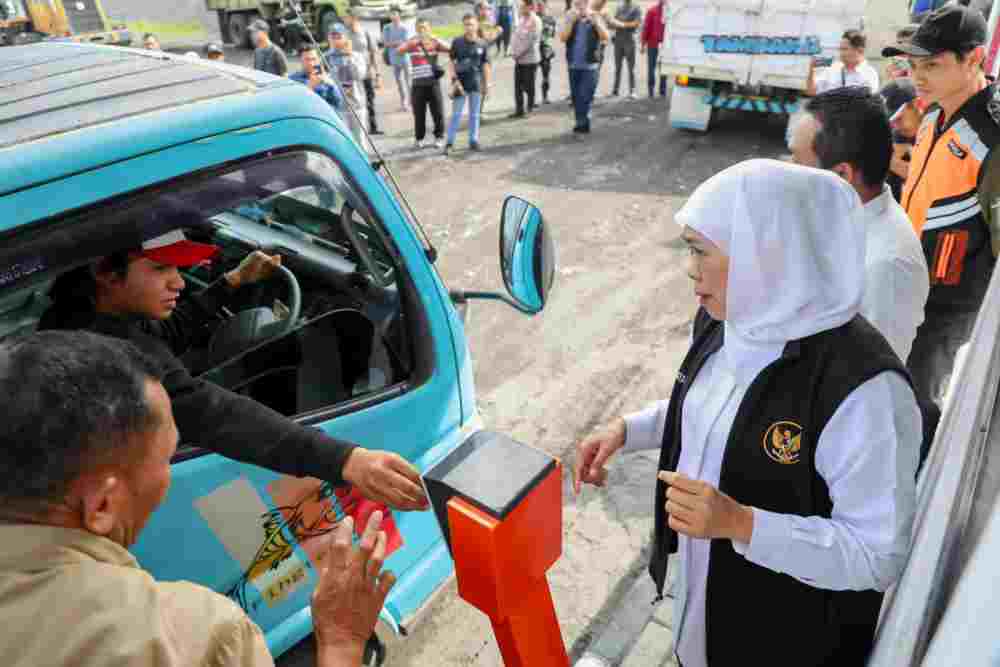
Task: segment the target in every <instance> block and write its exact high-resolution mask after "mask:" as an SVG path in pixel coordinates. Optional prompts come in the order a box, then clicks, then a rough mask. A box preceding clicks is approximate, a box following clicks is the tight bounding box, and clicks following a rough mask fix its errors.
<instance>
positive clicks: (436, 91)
mask: <svg viewBox="0 0 1000 667" xmlns="http://www.w3.org/2000/svg"><path fill="white" fill-rule="evenodd" d="M410 104H412V105H413V122H414V130H415V134H416V138H417V141H423V140H424V136H425V135H426V134H427V109H428V108H430V110H431V118H433V119H434V137H435V138H436V139H442V138H444V102H443V101H442V99H441V84H440V83H438V82H437V81H435V82H434V83H432V84H430V85H427V84H424V85H420V84H416V83H415V84H413V86H412V88H410Z"/></svg>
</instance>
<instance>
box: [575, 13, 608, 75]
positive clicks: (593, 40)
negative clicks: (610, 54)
mask: <svg viewBox="0 0 1000 667" xmlns="http://www.w3.org/2000/svg"><path fill="white" fill-rule="evenodd" d="M579 27H580V21H579V20H578V21H576V22H575V23H573V29H572V30H570V32H569V39H567V40H566V60H567V61H568V62H572V61H573V40H575V39H576V31H577V29H578V28H579ZM587 28H589V30H588V32H587V62H588V63H590V64H594V63H599V62H601V61H602V60H603V59H604V52H603V50H602V49H601V40H600V39H599V38H598V37H597V30H595V29H594V26H593V24H592V23H591V24H588V25H587Z"/></svg>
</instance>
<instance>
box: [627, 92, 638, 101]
mask: <svg viewBox="0 0 1000 667" xmlns="http://www.w3.org/2000/svg"><path fill="white" fill-rule="evenodd" d="M628 98H629V99H630V100H637V99H639V96H638V95H636V94H635V91H634V90H633V91H632V92H631V93H629V94H628Z"/></svg>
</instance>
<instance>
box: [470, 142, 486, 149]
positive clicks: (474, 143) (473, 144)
mask: <svg viewBox="0 0 1000 667" xmlns="http://www.w3.org/2000/svg"><path fill="white" fill-rule="evenodd" d="M469 150H470V151H481V150H483V149H482V148H480V147H479V142H478V141H474V142H472V143H471V144H469Z"/></svg>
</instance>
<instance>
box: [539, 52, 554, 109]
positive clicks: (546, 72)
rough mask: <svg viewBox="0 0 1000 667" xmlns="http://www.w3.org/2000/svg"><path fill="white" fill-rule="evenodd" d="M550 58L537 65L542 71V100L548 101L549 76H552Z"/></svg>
mask: <svg viewBox="0 0 1000 667" xmlns="http://www.w3.org/2000/svg"><path fill="white" fill-rule="evenodd" d="M552 60H553V59H552V58H549V59H548V60H543V61H542V62H541V63H539V68H541V70H542V99H543V100H547V99H549V88H550V87H551V86H550V85H549V76H550V75H551V74H552Z"/></svg>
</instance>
